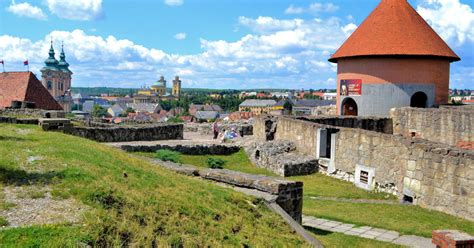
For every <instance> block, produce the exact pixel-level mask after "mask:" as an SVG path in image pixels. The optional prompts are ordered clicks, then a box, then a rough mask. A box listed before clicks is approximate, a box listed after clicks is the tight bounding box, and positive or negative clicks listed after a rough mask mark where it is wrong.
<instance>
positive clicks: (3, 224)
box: [0, 217, 8, 227]
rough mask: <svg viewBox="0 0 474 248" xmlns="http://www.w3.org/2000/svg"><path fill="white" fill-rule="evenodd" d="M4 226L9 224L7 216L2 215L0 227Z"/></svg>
mask: <svg viewBox="0 0 474 248" xmlns="http://www.w3.org/2000/svg"><path fill="white" fill-rule="evenodd" d="M3 226H8V221H7V220H6V219H5V218H3V217H0V227H3Z"/></svg>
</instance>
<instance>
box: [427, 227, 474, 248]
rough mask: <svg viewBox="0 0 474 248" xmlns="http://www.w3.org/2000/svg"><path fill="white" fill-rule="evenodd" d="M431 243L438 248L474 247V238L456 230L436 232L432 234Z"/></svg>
mask: <svg viewBox="0 0 474 248" xmlns="http://www.w3.org/2000/svg"><path fill="white" fill-rule="evenodd" d="M432 243H433V244H435V245H436V246H437V247H440V248H457V247H459V248H461V247H462V248H465V247H474V236H471V235H469V234H467V233H464V232H460V231H458V230H436V231H433V233H432Z"/></svg>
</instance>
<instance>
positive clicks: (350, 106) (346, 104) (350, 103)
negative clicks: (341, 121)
mask: <svg viewBox="0 0 474 248" xmlns="http://www.w3.org/2000/svg"><path fill="white" fill-rule="evenodd" d="M357 112H358V110H357V103H356V102H355V101H354V99H352V98H350V97H348V98H346V99H344V101H342V115H349V116H357Z"/></svg>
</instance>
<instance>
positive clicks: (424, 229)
mask: <svg viewBox="0 0 474 248" xmlns="http://www.w3.org/2000/svg"><path fill="white" fill-rule="evenodd" d="M142 155H146V153H145V154H142ZM180 157H181V159H182V161H183V163H186V164H192V165H195V166H198V167H206V159H207V156H187V155H180ZM215 157H220V158H222V159H224V160H226V161H227V163H226V165H225V166H224V168H226V169H231V170H236V171H242V172H245V173H250V174H264V175H273V176H275V175H274V174H273V173H271V172H268V171H266V170H265V169H262V168H257V167H255V166H254V165H252V163H251V162H250V160H249V159H248V157H247V155H246V154H245V152H244V151H243V150H241V151H240V152H238V153H235V154H232V155H229V156H215ZM262 170H263V171H262ZM288 179H289V180H295V181H296V180H297V181H302V182H303V184H304V189H303V193H304V206H303V213H304V214H305V215H309V216H315V217H318V218H327V219H332V220H337V221H342V222H347V223H352V224H356V225H368V226H374V227H379V228H384V229H390V230H395V231H398V232H400V233H402V234H414V235H421V236H426V237H430V236H431V231H433V230H435V229H458V230H463V231H465V232H467V233H470V234H474V224H473V222H471V221H467V220H464V219H461V218H457V217H454V216H452V215H448V214H445V213H441V212H438V211H431V210H428V209H424V208H421V207H418V206H410V205H400V204H396V203H397V201H398V200H397V199H396V198H395V197H394V196H392V195H388V194H385V193H374V192H370V191H366V190H363V189H360V188H357V187H355V186H354V184H352V183H350V182H345V181H342V180H338V179H335V178H332V177H329V176H325V175H322V174H319V173H316V174H313V175H308V176H297V177H289V178H288ZM311 197H334V198H344V199H371V200H389V201H390V200H392V201H393V203H395V204H370V203H355V202H338V201H337V199H336V200H319V199H312V198H311ZM345 236H346V235H343V237H345ZM325 237H326V238H328V237H327V235H322V237H320V236H318V238H321V240H323V241H324V240H325V239H324V238H325ZM337 237H340V236H339V235H338V234H334V235H333V234H331V235H330V237H329V239H328V240H327V242H335V243H331V245H330V246H333V244H338V242H337V241H335V240H334V239H337ZM347 237H348V238H347V239H348V240H345V241H340V242H346V241H347V242H355V243H354V244H357V246H359V245H361V246H362V247H363V245H362V244H360V243H358V242H357V241H350V240H351V238H352V237H350V236H347ZM344 239H346V238H344ZM323 243H324V242H323ZM345 244H346V243H342V244H341V246H342V247H348V246H351V245H349V244H350V243H347V245H345ZM336 247H337V246H336Z"/></svg>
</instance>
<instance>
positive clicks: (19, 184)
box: [0, 124, 305, 247]
mask: <svg viewBox="0 0 474 248" xmlns="http://www.w3.org/2000/svg"><path fill="white" fill-rule="evenodd" d="M17 188H28V189H29V190H30V189H36V190H38V191H44V192H46V193H45V194H46V195H48V196H49V195H50V196H51V199H52V200H56V201H59V202H61V201H66V200H75V201H77V202H78V204H82V205H84V207H80V208H81V209H86V210H85V211H84V212H77V213H78V214H80V220H79V221H77V222H73V223H71V222H69V223H68V222H67V221H66V222H64V223H62V224H59V223H55V224H49V225H41V223H37V224H36V225H33V226H28V227H18V228H6V229H4V230H1V229H0V243H1V244H2V245H3V246H15V247H18V246H35V245H41V246H45V247H64V246H77V245H78V244H79V243H83V244H90V245H93V246H109V247H110V246H133V245H141V246H163V245H166V246H168V245H176V246H177V247H179V246H183V245H184V246H185V247H188V246H207V245H210V246H212V247H216V246H217V247H220V246H239V247H241V246H255V247H262V246H266V247H268V246H271V247H283V246H285V247H299V246H305V245H304V243H303V241H302V240H301V239H300V238H299V237H298V236H297V235H296V234H294V233H293V232H292V231H291V229H290V228H289V227H288V226H287V225H286V224H285V223H284V222H283V221H282V220H281V219H280V218H279V217H278V216H277V215H276V214H274V213H272V212H271V211H270V210H268V209H267V208H266V207H265V206H264V205H263V203H261V202H259V201H258V200H256V199H253V198H251V197H247V196H244V195H242V194H239V193H236V192H234V191H232V190H229V189H223V188H220V187H218V186H215V185H213V184H211V183H209V182H205V181H202V180H199V179H194V178H188V177H184V176H180V175H177V174H174V173H171V172H168V171H165V170H164V169H162V168H159V167H156V166H153V165H152V164H150V163H148V162H147V161H145V160H141V159H139V158H135V157H132V156H130V155H128V154H126V153H124V152H122V151H119V150H116V149H114V148H110V147H108V146H105V145H102V144H98V143H95V142H92V141H89V140H85V139H80V138H77V137H73V136H68V135H64V134H61V133H54V132H42V131H40V130H39V129H38V128H37V127H35V126H26V125H3V124H0V192H10V191H13V190H12V189H17ZM29 192H30V193H29V195H27V196H26V198H27V199H29V198H32V199H33V198H41V197H45V196H44V194H37V193H35V192H33V193H31V190H30V191H29ZM24 197H25V196H24ZM45 199H47V197H46V198H45ZM20 207H21V206H18V205H16V206H15V205H13V204H10V203H8V199H7V198H6V196H5V194H3V195H2V194H0V210H2V208H3V209H9V210H10V212H15V211H14V210H15V208H20ZM1 213H2V212H1V211H0V214H1ZM3 217H4V218H2V217H0V225H2V219H4V221H3V222H5V219H6V220H7V221H8V218H7V216H3Z"/></svg>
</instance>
